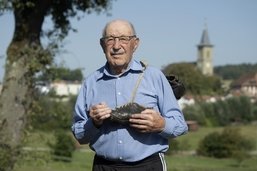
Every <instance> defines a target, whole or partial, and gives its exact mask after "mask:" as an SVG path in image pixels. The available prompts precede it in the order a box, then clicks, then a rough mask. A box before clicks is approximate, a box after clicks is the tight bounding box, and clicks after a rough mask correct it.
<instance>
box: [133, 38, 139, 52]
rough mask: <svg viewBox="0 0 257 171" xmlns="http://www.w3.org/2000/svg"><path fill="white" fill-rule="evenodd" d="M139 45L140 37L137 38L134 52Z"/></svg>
mask: <svg viewBox="0 0 257 171" xmlns="http://www.w3.org/2000/svg"><path fill="white" fill-rule="evenodd" d="M138 46H139V38H136V40H135V43H134V49H133V52H135V51H136V49H137V47H138Z"/></svg>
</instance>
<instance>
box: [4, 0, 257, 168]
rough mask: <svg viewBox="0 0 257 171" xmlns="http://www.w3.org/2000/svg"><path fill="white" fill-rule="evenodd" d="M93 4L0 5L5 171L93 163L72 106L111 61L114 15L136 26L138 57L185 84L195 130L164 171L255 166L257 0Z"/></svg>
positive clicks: (175, 144) (175, 142)
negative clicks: (109, 34)
mask: <svg viewBox="0 0 257 171" xmlns="http://www.w3.org/2000/svg"><path fill="white" fill-rule="evenodd" d="M83 2H89V1H86V0H85V1H83ZM90 2H91V6H90V5H89V6H86V5H84V4H83V3H77V1H74V2H70V1H55V2H52V3H49V4H48V3H45V2H44V3H43V2H42V4H41V3H38V2H37V1H34V0H29V1H26V2H25V1H24V2H23V1H17V2H16V1H15V2H11V1H0V13H1V15H0V26H1V27H0V65H1V67H0V90H1V94H0V121H1V122H0V137H1V138H0V170H1V169H2V170H8V169H10V170H15V171H23V170H24V171H25V170H26V171H30V170H31V171H32V170H35V169H37V170H38V171H40V170H42V171H46V170H48V171H58V170H62V171H66V170H67V171H68V170H75V169H76V170H90V169H91V166H92V160H93V155H94V153H93V152H92V151H91V150H90V149H89V147H88V145H79V144H78V143H77V142H76V141H75V140H74V138H73V135H72V133H71V124H72V123H71V122H72V113H73V107H74V103H75V100H76V95H77V94H78V91H79V89H80V86H81V83H82V81H83V80H84V78H86V77H87V75H89V74H90V73H92V72H93V71H94V70H96V69H98V68H99V67H101V66H102V65H104V63H105V57H104V54H103V52H102V50H101V47H100V45H99V39H100V38H101V34H102V29H103V27H104V26H105V24H106V22H108V21H110V20H112V19H117V18H122V19H127V20H129V21H131V22H132V23H133V24H134V26H135V28H136V32H137V36H138V37H139V38H140V47H139V48H138V49H137V51H136V53H135V56H134V57H135V58H136V59H138V60H141V59H143V60H146V61H147V62H148V63H149V64H150V65H152V66H155V67H157V68H159V69H160V70H162V71H163V73H164V74H165V75H175V76H176V77H177V78H179V80H181V81H182V82H183V84H184V85H185V87H186V93H185V95H184V96H183V97H182V98H181V99H179V100H178V103H179V105H180V107H181V109H182V111H183V113H184V116H185V118H186V120H187V124H188V126H189V133H188V134H187V135H184V136H181V137H178V138H176V139H171V140H170V149H169V150H168V152H167V155H166V159H167V163H168V170H169V171H175V170H176V171H194V170H197V171H199V170H200V171H220V170H231V171H232V170H233V171H241V170H244V171H253V170H256V169H257V164H256V160H257V48H256V44H257V22H256V21H257V1H255V0H245V1H241V0H226V1H222V0H215V1H214V0H210V1H204V0H195V1H187V0H180V1H177V0H162V1H157V0H152V1H147V0H141V1H137V0H130V1H125V0H104V1H102V2H100V3H97V2H98V1H90ZM46 6H47V7H48V8H43V7H46ZM40 12H42V13H40ZM40 14H41V15H40ZM42 14H43V15H42ZM6 123H7V124H6ZM14 125H15V126H14Z"/></svg>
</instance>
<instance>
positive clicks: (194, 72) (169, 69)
mask: <svg viewBox="0 0 257 171" xmlns="http://www.w3.org/2000/svg"><path fill="white" fill-rule="evenodd" d="M162 71H163V73H164V74H165V75H176V76H177V77H178V78H179V79H180V80H181V81H182V82H183V83H184V84H185V86H186V91H187V93H190V94H193V95H212V94H217V93H221V92H222V89H221V80H220V78H219V77H217V76H211V77H207V76H204V75H203V74H202V73H201V72H200V71H199V70H198V69H197V68H196V66H195V65H194V64H192V63H175V64H169V65H167V66H166V67H164V68H163V70H162Z"/></svg>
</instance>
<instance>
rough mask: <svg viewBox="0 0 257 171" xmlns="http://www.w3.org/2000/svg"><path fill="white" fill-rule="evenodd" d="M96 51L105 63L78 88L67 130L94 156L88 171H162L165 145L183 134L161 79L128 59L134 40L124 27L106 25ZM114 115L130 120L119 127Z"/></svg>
mask: <svg viewBox="0 0 257 171" xmlns="http://www.w3.org/2000/svg"><path fill="white" fill-rule="evenodd" d="M100 45H101V47H102V49H103V52H104V54H105V57H106V60H107V62H106V64H105V65H104V66H103V67H101V68H100V69H98V70H96V71H95V72H93V73H92V74H91V75H89V76H88V77H87V78H86V79H85V81H84V82H83V85H82V87H81V90H80V93H79V95H78V97H77V102H76V105H75V111H74V117H73V125H72V131H73V133H74V135H75V137H76V139H77V140H78V141H79V142H80V143H81V144H87V143H89V146H90V148H91V149H92V150H93V151H94V152H95V157H94V163H93V169H92V170H93V171H117V170H119V171H120V170H121V171H149V170H151V171H165V170H166V169H167V168H166V163H165V160H164V153H165V152H166V151H167V149H168V148H169V145H168V139H169V138H174V137H177V136H180V135H182V134H185V133H186V132H187V130H188V127H187V124H186V122H185V119H184V117H183V114H182V112H181V110H180V109H179V106H178V103H177V100H176V98H175V96H174V93H173V91H172V89H171V87H170V85H169V83H168V81H167V79H166V78H165V76H164V75H163V73H162V72H161V71H160V70H159V69H157V68H154V67H152V66H147V65H146V64H144V63H142V62H139V61H137V60H135V59H134V58H133V53H134V52H135V50H136V49H137V47H138V45H139V38H138V37H137V35H136V32H135V29H134V27H133V25H132V24H131V23H130V22H128V21H126V20H120V19H119V20H113V21H110V22H109V23H107V24H106V26H105V28H104V30H103V34H102V38H101V39H100ZM124 105H125V106H124ZM135 108H138V109H141V110H134V109H135ZM115 113H116V115H119V114H121V115H122V116H124V115H126V114H127V115H128V114H131V115H129V117H126V119H125V121H124V120H122V119H124V118H122V117H120V118H119V116H118V119H117V118H116V119H113V118H114V114H115ZM119 119H120V120H122V122H117V121H119Z"/></svg>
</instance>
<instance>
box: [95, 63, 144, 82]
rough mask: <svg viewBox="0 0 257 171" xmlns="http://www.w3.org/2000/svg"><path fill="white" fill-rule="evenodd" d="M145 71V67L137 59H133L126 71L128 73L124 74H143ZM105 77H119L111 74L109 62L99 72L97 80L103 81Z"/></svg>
mask: <svg viewBox="0 0 257 171" xmlns="http://www.w3.org/2000/svg"><path fill="white" fill-rule="evenodd" d="M143 70H144V67H143V66H142V64H141V63H140V62H139V61H137V60H135V59H132V60H131V62H130V63H129V65H128V68H127V69H126V71H125V72H124V73H127V72H142V71H143ZM124 73H123V74H124ZM123 74H122V75H123ZM104 76H107V77H112V78H114V77H118V76H117V75H113V74H111V72H110V70H109V67H108V63H107V62H106V63H105V65H104V66H103V67H102V68H100V69H99V70H98V77H97V78H98V79H101V78H103V77H104Z"/></svg>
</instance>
